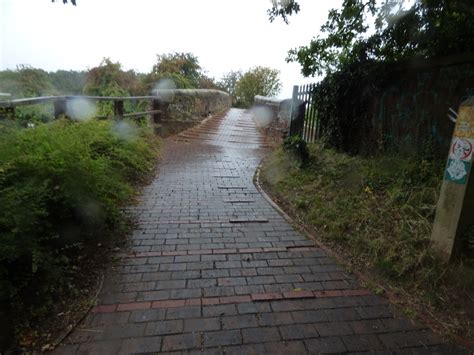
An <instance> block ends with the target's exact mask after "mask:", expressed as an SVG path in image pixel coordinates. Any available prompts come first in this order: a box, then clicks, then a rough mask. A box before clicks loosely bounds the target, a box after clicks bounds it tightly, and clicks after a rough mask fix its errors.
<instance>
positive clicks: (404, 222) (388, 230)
mask: <svg viewBox="0 0 474 355" xmlns="http://www.w3.org/2000/svg"><path fill="white" fill-rule="evenodd" d="M308 151H309V158H308V163H307V164H306V166H305V167H304V168H300V167H298V166H295V165H294V164H291V163H290V162H291V161H292V160H293V156H292V155H288V154H286V152H285V150H283V149H280V150H276V151H275V152H273V153H272V155H271V156H270V157H269V159H267V162H266V164H265V166H264V167H263V169H262V174H261V176H262V179H263V182H264V184H265V185H266V186H267V188H268V189H269V191H270V192H271V193H272V194H273V195H274V196H275V197H276V199H277V200H278V201H283V203H284V205H285V206H286V207H287V210H288V212H289V213H290V214H293V215H294V216H296V217H297V218H298V220H301V221H303V222H304V223H305V224H307V225H308V226H310V227H311V228H313V229H314V230H315V232H316V234H317V235H318V237H319V238H321V239H322V240H324V241H325V242H326V243H328V244H329V245H333V246H335V247H337V249H338V250H342V253H343V254H344V255H346V256H349V257H350V258H351V260H352V261H353V263H354V265H356V266H358V268H359V269H362V270H364V271H367V269H370V270H375V271H376V272H377V273H378V275H380V276H382V277H383V278H385V279H386V280H390V281H391V282H392V283H395V284H399V285H401V287H403V288H405V289H406V290H407V292H408V293H410V294H418V295H419V296H420V299H423V300H424V301H426V302H428V303H429V304H432V305H433V306H437V307H441V306H443V307H446V305H447V303H448V304H449V306H452V307H455V305H459V307H461V308H462V307H466V308H467V307H468V306H467V305H472V299H470V298H469V297H470V296H469V295H470V294H472V292H473V291H474V269H473V267H472V261H469V260H461V261H458V262H455V263H454V264H452V265H450V266H448V267H446V266H445V265H443V264H442V263H441V262H439V261H438V260H437V259H436V258H435V257H434V255H433V254H432V253H431V251H430V248H429V242H430V235H431V226H432V223H433V220H434V214H435V208H436V203H437V200H438V191H439V189H440V184H441V180H442V171H443V167H444V164H443V162H436V161H428V160H426V159H419V158H418V159H416V158H405V157H401V156H396V155H392V156H376V157H369V158H362V157H355V156H348V155H346V154H342V153H338V152H336V151H334V150H331V149H327V148H325V147H324V146H322V145H319V144H314V145H309V147H308ZM275 172H278V174H275ZM273 175H276V176H278V179H276V178H274V176H273ZM375 291H377V290H376V289H375ZM469 307H470V306H469ZM468 313H469V312H468ZM458 330H459V331H465V329H464V330H463V329H458Z"/></svg>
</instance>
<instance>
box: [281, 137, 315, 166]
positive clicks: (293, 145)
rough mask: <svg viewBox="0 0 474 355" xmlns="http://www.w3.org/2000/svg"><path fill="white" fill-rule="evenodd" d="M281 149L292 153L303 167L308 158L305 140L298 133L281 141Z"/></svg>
mask: <svg viewBox="0 0 474 355" xmlns="http://www.w3.org/2000/svg"><path fill="white" fill-rule="evenodd" d="M283 149H284V150H285V151H286V152H288V153H290V154H292V155H293V156H294V157H295V158H296V159H297V160H299V161H300V166H301V167H304V166H305V165H306V164H307V163H308V160H309V150H308V145H307V144H306V141H305V140H304V139H302V138H301V137H300V136H298V135H294V136H292V137H288V138H286V139H285V140H284V141H283Z"/></svg>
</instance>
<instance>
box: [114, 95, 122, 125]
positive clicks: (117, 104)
mask: <svg viewBox="0 0 474 355" xmlns="http://www.w3.org/2000/svg"><path fill="white" fill-rule="evenodd" d="M123 113H124V110H123V100H117V101H114V116H115V119H116V120H123Z"/></svg>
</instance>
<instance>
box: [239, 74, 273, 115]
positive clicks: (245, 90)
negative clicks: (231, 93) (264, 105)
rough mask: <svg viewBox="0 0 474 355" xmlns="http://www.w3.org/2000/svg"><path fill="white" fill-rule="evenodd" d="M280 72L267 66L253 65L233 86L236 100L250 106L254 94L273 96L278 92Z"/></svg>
mask: <svg viewBox="0 0 474 355" xmlns="http://www.w3.org/2000/svg"><path fill="white" fill-rule="evenodd" d="M279 74H280V72H279V71H278V70H276V69H271V68H268V67H255V68H252V69H250V70H248V71H247V72H245V73H244V74H243V75H242V77H241V78H240V79H239V80H238V82H237V84H236V86H235V97H236V102H237V103H239V104H240V105H241V106H244V107H250V106H252V105H253V103H254V99H255V96H256V95H262V96H275V95H277V94H278V93H279V92H280V89H281V82H280V78H279Z"/></svg>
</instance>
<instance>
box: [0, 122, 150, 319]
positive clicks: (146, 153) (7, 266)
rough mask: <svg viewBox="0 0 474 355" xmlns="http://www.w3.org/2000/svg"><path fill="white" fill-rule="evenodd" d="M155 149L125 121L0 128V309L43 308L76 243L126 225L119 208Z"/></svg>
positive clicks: (70, 271) (33, 311)
mask: <svg viewBox="0 0 474 355" xmlns="http://www.w3.org/2000/svg"><path fill="white" fill-rule="evenodd" d="M156 153H157V144H156V141H155V140H154V139H153V138H152V135H151V133H148V131H147V129H146V128H145V127H137V126H135V125H134V124H133V123H131V122H126V121H122V122H120V123H118V122H110V121H102V122H98V121H89V122H81V123H73V122H69V121H65V120H60V121H55V122H53V123H49V124H40V125H38V126H36V127H35V128H33V129H18V128H4V129H0V206H1V213H0V304H2V305H5V308H6V310H7V311H5V310H4V309H0V313H1V312H7V313H10V314H16V315H18V316H20V317H22V318H23V319H25V318H29V317H31V316H37V315H42V314H44V313H45V312H46V310H47V309H48V305H49V304H51V303H52V302H53V301H54V296H55V295H56V294H58V293H59V292H60V291H62V290H65V289H66V288H67V287H69V285H70V282H71V280H72V277H73V275H74V270H75V267H74V264H75V258H76V257H77V256H78V254H79V251H80V250H81V248H83V247H85V246H87V245H90V244H91V243H98V242H99V241H101V238H104V236H105V235H110V234H111V233H110V232H118V231H119V230H120V226H123V225H124V223H123V221H124V215H123V213H122V209H121V207H122V206H123V205H124V204H126V203H127V202H128V201H129V199H130V197H131V196H132V194H133V192H134V189H133V184H135V183H136V182H138V181H142V180H143V179H144V178H145V177H146V176H147V175H148V174H149V173H150V171H151V170H152V169H153V167H154V163H155V161H156V158H155V157H156ZM0 308H1V307H0Z"/></svg>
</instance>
